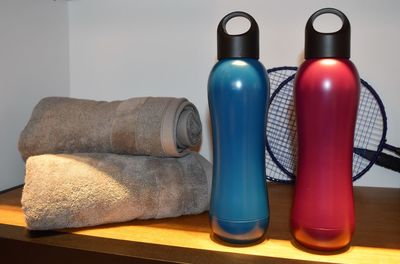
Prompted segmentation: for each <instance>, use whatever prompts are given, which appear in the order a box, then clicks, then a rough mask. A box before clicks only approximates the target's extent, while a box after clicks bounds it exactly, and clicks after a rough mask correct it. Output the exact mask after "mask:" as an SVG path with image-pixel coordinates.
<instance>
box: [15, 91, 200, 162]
mask: <svg viewBox="0 0 400 264" xmlns="http://www.w3.org/2000/svg"><path fill="white" fill-rule="evenodd" d="M200 140H201V121H200V117H199V114H198V112H197V109H196V107H195V106H194V105H193V104H192V103H190V102H188V100H187V99H185V98H168V97H143V98H131V99H127V100H124V101H113V102H104V101H93V100H82V99H73V98H67V97H47V98H44V99H42V100H41V101H40V102H39V103H38V104H37V105H36V107H35V108H34V110H33V112H32V116H31V118H30V120H29V122H28V124H27V125H26V127H25V129H24V130H23V131H22V133H21V135H20V140H19V144H18V148H19V151H20V153H21V155H22V158H23V159H24V160H26V159H27V158H28V157H30V156H34V155H40V154H47V153H75V152H81V153H83V152H102V153H106V152H107V153H118V154H131V155H153V156H159V157H180V156H183V155H185V154H187V149H188V148H190V147H192V146H195V145H196V144H198V143H199V142H200Z"/></svg>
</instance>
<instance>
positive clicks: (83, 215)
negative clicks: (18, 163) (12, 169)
mask: <svg viewBox="0 0 400 264" xmlns="http://www.w3.org/2000/svg"><path fill="white" fill-rule="evenodd" d="M210 183H211V164H210V163H209V162H208V161H207V160H206V159H204V158H203V157H202V156H200V155H199V154H197V153H190V154H189V155H186V156H184V157H181V158H156V157H150V156H147V157H146V156H128V155H116V154H97V153H86V154H73V155H72V154H47V155H40V156H33V157H30V158H29V159H28V160H27V163H26V176H25V186H24V189H23V194H22V208H23V211H24V213H25V218H26V223H27V226H28V228H29V229H32V230H46V229H60V228H68V227H83V226H93V225H99V224H105V223H113V222H122V221H129V220H132V219H149V218H165V217H176V216H180V215H185V214H198V213H201V212H203V211H205V210H207V209H208V207H209V200H210V187H211V186H210Z"/></svg>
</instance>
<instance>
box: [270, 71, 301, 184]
mask: <svg viewBox="0 0 400 264" xmlns="http://www.w3.org/2000/svg"><path fill="white" fill-rule="evenodd" d="M296 70H297V68H295V67H283V68H276V69H272V70H269V72H268V76H269V80H270V88H271V94H272V93H273V92H275V90H276V89H277V88H278V87H279V86H280V85H281V83H282V82H283V81H285V80H286V79H287V78H288V77H290V76H292V75H293V74H295V73H296ZM284 93H289V94H284ZM284 93H282V94H280V93H278V94H276V98H275V99H274V100H273V101H271V104H270V105H269V110H268V113H272V114H271V115H270V114H268V121H267V128H266V130H267V131H266V133H267V135H268V137H267V139H268V140H269V141H270V144H269V146H270V147H271V151H272V152H273V153H277V152H279V151H281V150H284V152H282V153H281V155H280V157H279V158H280V162H281V163H282V164H286V165H287V166H289V167H290V168H291V167H293V166H294V164H293V163H294V161H293V155H294V153H293V149H292V148H288V147H287V146H288V145H290V144H293V142H295V141H296V140H297V139H296V138H295V137H296V131H295V130H293V132H294V133H292V132H290V131H291V130H290V128H291V127H292V126H293V123H295V116H293V115H291V114H292V113H294V111H293V110H290V109H288V107H287V105H289V106H291V107H292V108H293V107H294V104H293V99H292V95H291V91H290V89H289V90H288V91H284ZM275 100H276V103H274V101H275ZM278 113H279V114H278ZM282 135H292V136H288V137H286V136H285V137H281V136H282ZM286 165H285V166H286ZM265 168H266V175H267V179H269V180H273V181H277V182H291V181H293V179H292V178H291V177H289V176H288V175H287V174H286V173H285V172H283V171H282V168H279V167H278V166H277V164H276V163H275V162H274V161H273V159H272V157H271V156H270V155H269V152H268V151H266V155H265Z"/></svg>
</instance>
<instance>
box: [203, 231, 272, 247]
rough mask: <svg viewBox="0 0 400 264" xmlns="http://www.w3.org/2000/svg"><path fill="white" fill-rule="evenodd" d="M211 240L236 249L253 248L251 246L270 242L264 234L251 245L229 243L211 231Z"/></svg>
mask: <svg viewBox="0 0 400 264" xmlns="http://www.w3.org/2000/svg"><path fill="white" fill-rule="evenodd" d="M210 239H211V240H212V241H213V242H215V243H217V244H220V245H223V246H227V247H236V248H245V247H251V246H255V245H258V244H261V243H263V242H265V241H268V239H267V238H266V234H264V235H263V236H262V237H261V238H259V239H258V240H256V241H254V242H251V243H245V244H236V243H229V242H226V241H224V240H222V239H221V238H219V237H218V236H217V235H215V234H214V233H213V232H211V231H210Z"/></svg>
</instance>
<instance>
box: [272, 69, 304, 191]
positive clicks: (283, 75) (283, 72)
mask: <svg viewBox="0 0 400 264" xmlns="http://www.w3.org/2000/svg"><path fill="white" fill-rule="evenodd" d="M296 71H297V67H291V66H283V67H276V68H271V69H268V70H267V73H268V78H269V82H270V89H271V91H270V92H271V98H270V100H269V105H268V108H269V107H270V105H271V102H272V101H273V98H274V97H275V96H276V92H275V91H276V89H278V87H279V86H281V84H282V83H283V82H285V81H286V80H287V79H288V78H289V77H290V76H292V75H294V74H295V73H296ZM268 112H269V110H268V111H267V113H268ZM267 120H268V117H267ZM266 123H267V132H266V134H267V135H269V134H270V133H268V121H267V122H266ZM266 141H268V136H267V137H266ZM269 153H272V150H271V149H270V144H268V142H267V144H266V155H265V170H266V171H265V172H266V177H267V180H270V181H274V182H279V183H291V182H293V179H292V177H291V176H288V175H290V174H288V173H285V168H284V167H282V166H279V165H277V164H280V163H279V162H277V161H274V159H276V158H275V156H274V155H270V154H269Z"/></svg>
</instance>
